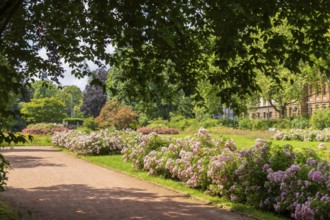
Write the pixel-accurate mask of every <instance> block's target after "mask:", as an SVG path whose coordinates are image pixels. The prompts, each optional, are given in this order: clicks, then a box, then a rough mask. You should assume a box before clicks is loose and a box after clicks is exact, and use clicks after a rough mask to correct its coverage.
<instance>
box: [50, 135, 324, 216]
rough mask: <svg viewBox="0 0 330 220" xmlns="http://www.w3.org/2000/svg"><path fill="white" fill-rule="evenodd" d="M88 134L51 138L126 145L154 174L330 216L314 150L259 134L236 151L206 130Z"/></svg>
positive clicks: (61, 142)
mask: <svg viewBox="0 0 330 220" xmlns="http://www.w3.org/2000/svg"><path fill="white" fill-rule="evenodd" d="M79 135H81V136H79ZM84 135H86V134H80V133H78V132H68V133H57V134H55V135H54V137H53V142H54V144H55V145H58V146H65V147H67V148H69V149H72V150H73V151H74V152H76V153H78V154H89V155H90V154H92V155H93V154H99V153H100V152H103V153H104V152H106V153H108V152H109V151H110V152H111V150H108V149H116V151H117V150H120V149H122V150H121V153H122V155H123V157H124V159H125V160H126V161H129V162H131V163H132V164H133V166H134V167H135V168H137V169H145V170H146V171H148V173H149V174H150V175H160V176H163V177H165V178H172V179H175V180H180V181H183V182H185V183H186V184H187V185H188V186H190V187H194V188H198V189H201V190H204V191H205V192H207V193H209V194H212V195H216V196H220V197H225V198H228V199H229V200H231V201H233V202H240V203H245V204H249V205H252V206H255V207H258V208H261V209H265V210H270V211H274V212H276V213H279V214H283V215H289V216H291V217H292V218H294V219H299V220H303V219H330V213H329V210H330V164H329V163H328V162H327V161H324V160H322V159H320V158H319V157H318V155H317V154H316V153H315V152H313V151H311V150H300V151H297V152H294V151H293V149H292V147H291V146H288V145H287V146H273V145H270V144H269V143H268V142H265V141H263V140H261V139H258V140H257V142H256V144H255V146H254V147H252V148H251V149H250V150H247V151H237V150H236V146H235V143H234V142H233V141H232V140H212V139H211V136H210V134H209V133H208V132H207V130H205V129H200V130H199V131H198V133H197V134H196V136H194V137H186V138H183V139H173V138H169V137H163V136H160V135H158V134H156V133H150V134H148V135H142V134H140V133H136V132H134V131H123V132H118V131H115V132H108V131H106V130H104V131H100V132H98V133H92V134H90V136H91V137H88V138H87V137H86V136H84ZM106 138H107V139H106ZM85 139H87V140H85ZM83 140H85V141H83ZM104 140H112V141H108V143H110V144H102V143H103V141H104ZM109 146H110V147H109ZM102 149H107V150H105V151H102Z"/></svg>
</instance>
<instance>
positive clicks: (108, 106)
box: [96, 100, 138, 130]
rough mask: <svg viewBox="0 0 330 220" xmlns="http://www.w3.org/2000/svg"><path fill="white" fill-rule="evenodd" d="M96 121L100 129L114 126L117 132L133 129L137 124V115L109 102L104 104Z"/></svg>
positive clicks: (114, 102) (115, 102) (128, 109)
mask: <svg viewBox="0 0 330 220" xmlns="http://www.w3.org/2000/svg"><path fill="white" fill-rule="evenodd" d="M96 121H97V122H98V124H99V126H100V127H101V128H106V127H111V126H114V127H116V129H119V130H120V129H125V128H130V127H135V125H136V124H137V123H138V121H137V114H136V113H135V112H134V111H133V110H132V109H130V108H129V107H127V106H121V105H120V103H119V102H117V101H111V100H109V101H107V102H106V103H105V105H104V107H103V108H102V110H101V112H100V115H99V116H98V117H97V118H96Z"/></svg>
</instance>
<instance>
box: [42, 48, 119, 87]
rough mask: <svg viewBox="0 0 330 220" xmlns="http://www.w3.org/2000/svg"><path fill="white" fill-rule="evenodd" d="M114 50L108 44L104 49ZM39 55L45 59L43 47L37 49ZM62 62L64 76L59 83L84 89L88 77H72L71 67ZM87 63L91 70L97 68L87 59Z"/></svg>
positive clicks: (110, 51) (111, 51)
mask: <svg viewBox="0 0 330 220" xmlns="http://www.w3.org/2000/svg"><path fill="white" fill-rule="evenodd" d="M114 50H115V49H114V48H113V47H112V46H110V45H109V46H107V48H106V51H107V52H108V53H113V52H114ZM39 55H40V57H42V58H44V59H47V55H46V50H45V49H44V48H43V49H41V50H40V51H39ZM62 63H63V68H64V70H65V72H64V78H60V79H59V81H60V83H61V84H62V85H63V86H70V85H75V86H78V87H79V88H80V90H81V91H84V90H85V87H86V85H87V81H88V77H84V78H82V79H78V78H76V77H74V76H73V75H71V68H70V67H69V65H68V64H67V63H64V61H63V60H62ZM87 64H88V66H89V69H90V70H91V71H94V70H96V69H98V66H97V65H95V64H94V63H93V62H91V61H87ZM109 67H110V66H107V68H109Z"/></svg>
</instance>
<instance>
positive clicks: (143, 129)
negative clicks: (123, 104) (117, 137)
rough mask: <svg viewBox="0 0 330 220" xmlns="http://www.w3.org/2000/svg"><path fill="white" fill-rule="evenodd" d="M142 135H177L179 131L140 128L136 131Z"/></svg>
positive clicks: (173, 129)
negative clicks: (153, 133)
mask: <svg viewBox="0 0 330 220" xmlns="http://www.w3.org/2000/svg"><path fill="white" fill-rule="evenodd" d="M136 131H137V132H140V133H142V134H150V133H152V132H155V133H157V134H179V129H177V128H148V127H141V128H138V129H137V130H136Z"/></svg>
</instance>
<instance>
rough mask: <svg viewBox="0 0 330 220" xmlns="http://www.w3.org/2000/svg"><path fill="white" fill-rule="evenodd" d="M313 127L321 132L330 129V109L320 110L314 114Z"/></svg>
mask: <svg viewBox="0 0 330 220" xmlns="http://www.w3.org/2000/svg"><path fill="white" fill-rule="evenodd" d="M311 125H312V127H313V128H315V129H320V130H322V129H324V128H330V109H319V110H316V111H315V112H313V115H312V117H311Z"/></svg>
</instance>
